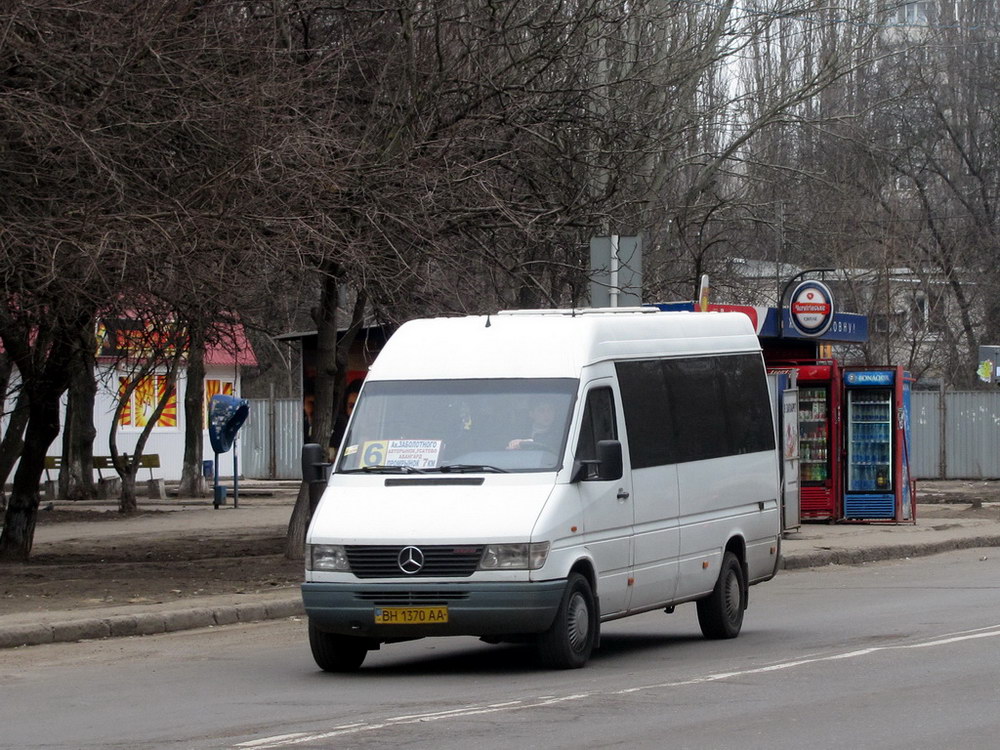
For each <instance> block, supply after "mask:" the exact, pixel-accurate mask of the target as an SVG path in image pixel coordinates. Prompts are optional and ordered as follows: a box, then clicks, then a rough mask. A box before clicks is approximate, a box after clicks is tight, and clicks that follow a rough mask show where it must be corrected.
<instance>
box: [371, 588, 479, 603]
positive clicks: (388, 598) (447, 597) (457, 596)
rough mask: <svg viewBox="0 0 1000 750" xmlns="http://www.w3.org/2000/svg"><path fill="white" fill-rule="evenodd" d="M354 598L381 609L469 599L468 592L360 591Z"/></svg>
mask: <svg viewBox="0 0 1000 750" xmlns="http://www.w3.org/2000/svg"><path fill="white" fill-rule="evenodd" d="M354 598H355V599H357V600H358V601H362V602H371V603H372V604H375V605H376V606H379V607H405V606H413V607H428V606H432V605H438V606H446V605H447V604H448V603H450V602H457V601H463V600H465V599H468V598H469V594H468V592H466V591H359V592H357V593H356V594H355V595H354Z"/></svg>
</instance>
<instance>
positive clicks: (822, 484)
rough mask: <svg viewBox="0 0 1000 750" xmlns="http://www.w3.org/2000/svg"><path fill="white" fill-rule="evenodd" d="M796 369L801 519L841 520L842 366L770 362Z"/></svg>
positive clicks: (774, 367)
mask: <svg viewBox="0 0 1000 750" xmlns="http://www.w3.org/2000/svg"><path fill="white" fill-rule="evenodd" d="M770 367H771V368H772V371H775V372H778V371H782V370H784V369H786V368H793V369H794V370H795V372H796V376H797V377H796V382H797V384H798V402H799V406H798V410H799V413H798V422H799V444H798V457H799V516H800V518H801V519H802V520H803V521H837V520H839V519H840V518H841V504H840V499H841V486H840V485H841V483H840V479H841V475H842V471H841V466H840V455H841V454H840V450H839V446H840V427H841V422H840V412H841V406H840V398H841V394H842V387H841V379H840V372H841V368H840V365H839V364H838V363H837V362H836V360H832V359H831V360H815V361H795V362H784V363H780V364H779V363H777V362H773V363H770Z"/></svg>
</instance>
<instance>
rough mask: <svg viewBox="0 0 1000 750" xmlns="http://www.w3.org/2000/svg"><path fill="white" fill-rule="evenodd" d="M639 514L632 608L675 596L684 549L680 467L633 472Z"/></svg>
mask: <svg viewBox="0 0 1000 750" xmlns="http://www.w3.org/2000/svg"><path fill="white" fill-rule="evenodd" d="M631 502H632V512H633V513H634V515H635V543H634V547H635V570H634V574H633V578H634V580H635V583H634V584H633V590H632V598H631V601H630V606H629V608H630V609H633V610H634V609H643V608H645V607H649V606H651V605H654V604H659V603H662V602H667V601H670V600H671V599H673V598H674V591H675V589H676V586H677V560H678V554H679V551H680V532H679V526H678V513H679V509H680V505H679V502H680V498H679V494H678V486H677V467H676V466H654V467H650V468H648V469H636V470H634V471H633V472H632V498H631Z"/></svg>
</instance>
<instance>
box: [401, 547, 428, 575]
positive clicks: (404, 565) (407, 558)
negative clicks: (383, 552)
mask: <svg viewBox="0 0 1000 750" xmlns="http://www.w3.org/2000/svg"><path fill="white" fill-rule="evenodd" d="M396 562H398V563H399V569H400V570H401V571H403V572H404V573H406V574H407V575H413V574H414V573H419V572H420V569H421V568H423V567H424V553H423V552H421V551H420V550H419V549H418V548H417V547H403V549H401V550H400V551H399V557H397V558H396Z"/></svg>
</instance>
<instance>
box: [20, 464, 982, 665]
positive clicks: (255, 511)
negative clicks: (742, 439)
mask: <svg viewBox="0 0 1000 750" xmlns="http://www.w3.org/2000/svg"><path fill="white" fill-rule="evenodd" d="M248 489H249V487H248ZM257 492H258V495H257V496H256V497H255V498H254V502H253V503H249V502H248V503H246V504H244V505H241V507H240V508H238V509H236V508H232V506H231V498H230V507H228V508H224V509H220V510H215V509H213V508H212V506H211V503H210V502H205V503H187V504H184V503H180V502H178V501H176V500H175V501H164V502H163V503H161V504H159V505H157V509H160V510H163V509H169V510H175V511H177V512H171V513H158V514H154V515H148V516H143V517H139V518H134V519H128V520H126V521H119V522H116V523H114V524H113V525H112V524H95V523H92V522H80V523H75V522H68V523H60V524H56V525H52V526H39V527H38V529H37V532H36V543H39V544H44V543H52V542H62V541H65V542H70V541H72V540H78V539H85V538H86V537H87V536H88V535H92V536H94V537H96V536H98V535H99V536H102V537H106V536H107V535H108V534H118V535H121V538H122V539H123V540H125V539H127V538H135V537H141V535H143V534H150V533H163V532H170V531H178V532H181V531H185V530H186V531H188V532H190V531H192V530H197V531H199V532H200V533H203V534H204V535H206V536H208V535H213V534H227V533H234V532H236V531H246V530H254V529H260V530H268V529H273V530H281V529H284V528H285V527H286V526H287V523H288V518H289V512H290V508H291V503H292V502H294V489H289V487H286V486H282V487H280V488H279V489H278V491H277V492H275V493H274V499H273V500H269V499H263V500H262V499H261V497H264V498H267V497H268V493H267V492H266V491H262V490H260V485H258V486H257ZM289 493H291V500H290V499H289ZM918 500H920V501H921V502H920V504H919V505H918V506H917V523H916V524H899V525H896V524H848V523H838V524H828V523H807V524H803V525H802V526H801V527H800V528H799V529H797V530H793V531H791V532H789V533H787V534H785V536H784V538H783V540H782V545H781V554H782V563H781V567H782V569H784V570H796V569H803V568H810V567H818V566H824V565H844V564H854V565H856V564H862V563H868V562H875V561H879V560H891V559H904V558H909V557H918V556H923V555H930V554H936V553H939V552H945V551H949V550H955V549H968V548H977V547H1000V483H995V482H925V483H921V487H920V490H919V491H918ZM923 500H926V501H927V502H922V501H923ZM979 503H983V504H984V505H983V507H982V508H981V509H980V508H974V507H972V506H973V505H974V504H979ZM970 510H974V512H973V513H970ZM109 526H110V528H109ZM302 614H303V609H302V600H301V597H300V595H299V589H298V587H297V586H289V587H281V588H278V589H276V590H273V591H268V592H265V593H259V594H250V595H247V594H227V595H222V596H199V597H197V601H194V600H192V599H184V598H182V599H179V600H176V601H171V602H163V603H151V602H149V603H141V604H124V605H123V604H116V605H112V606H104V607H97V608H88V609H87V610H86V612H85V613H84V612H81V611H74V610H50V611H46V612H43V613H39V612H14V613H2V612H0V648H10V647H17V646H26V645H37V644H43V643H59V642H72V641H80V640H87V639H93V638H109V637H118V636H135V635H152V634H156V633H168V632H173V631H179V630H187V629H192V628H203V627H214V626H220V625H231V624H236V623H247V622H257V621H261V620H268V619H279V618H287V617H295V616H301V615H302Z"/></svg>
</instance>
